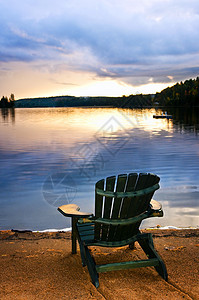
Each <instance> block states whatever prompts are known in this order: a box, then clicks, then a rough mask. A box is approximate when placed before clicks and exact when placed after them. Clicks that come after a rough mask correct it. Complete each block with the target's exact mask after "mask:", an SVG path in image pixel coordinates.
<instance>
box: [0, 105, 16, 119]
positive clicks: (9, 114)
mask: <svg viewBox="0 0 199 300" xmlns="http://www.w3.org/2000/svg"><path fill="white" fill-rule="evenodd" d="M0 111H1V118H2V121H3V122H6V123H9V122H10V120H11V123H14V122H15V108H14V107H10V108H7V107H3V108H0Z"/></svg>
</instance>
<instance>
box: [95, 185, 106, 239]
mask: <svg viewBox="0 0 199 300" xmlns="http://www.w3.org/2000/svg"><path fill="white" fill-rule="evenodd" d="M96 188H98V189H104V179H102V180H99V181H98V182H97V183H96ZM102 209H103V196H101V195H98V194H97V193H96V192H95V216H96V217H97V218H101V217H102ZM100 232H101V224H95V239H97V240H99V239H100Z"/></svg>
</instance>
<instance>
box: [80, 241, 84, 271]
mask: <svg viewBox="0 0 199 300" xmlns="http://www.w3.org/2000/svg"><path fill="white" fill-rule="evenodd" d="M79 249H80V254H81V259H82V266H83V267H85V266H86V253H85V249H84V246H83V245H82V242H81V240H79Z"/></svg>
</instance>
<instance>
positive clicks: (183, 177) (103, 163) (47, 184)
mask: <svg viewBox="0 0 199 300" xmlns="http://www.w3.org/2000/svg"><path fill="white" fill-rule="evenodd" d="M160 112H161V111H158V112H157V113H160ZM155 113H156V111H155V110H154V109H142V110H139V109H137V110H135V109H134V110H130V109H112V108H87V109H86V108H63V109H62V108H49V109H39V108H38V109H16V110H15V115H16V116H15V124H14V126H9V125H10V124H12V118H11V117H10V116H11V112H10V111H9V113H8V114H9V117H8V116H7V117H6V118H4V117H2V118H1V120H0V126H1V131H0V163H1V169H0V182H1V183H0V188H1V191H2V197H1V200H0V203H1V212H0V218H1V223H0V228H1V229H7V228H16V229H28V228H29V229H35V230H37V229H45V228H64V227H68V226H69V225H70V224H69V220H66V219H64V218H63V217H62V216H61V215H59V214H58V213H57V211H56V209H55V206H56V205H58V203H59V205H60V204H64V202H67V201H71V197H73V199H72V201H73V202H75V203H77V204H78V205H79V206H80V207H82V209H83V210H88V211H93V209H94V201H93V199H94V184H95V182H96V181H97V180H99V179H100V178H104V177H107V176H109V175H114V174H118V173H128V172H132V171H133V172H152V173H155V174H158V175H159V176H160V177H161V189H160V190H158V191H157V192H156V194H155V199H157V200H160V201H161V202H162V204H163V207H164V211H165V217H164V218H161V219H158V220H155V219H154V220H149V221H147V222H145V224H144V225H143V226H148V225H154V222H157V223H160V224H161V225H175V226H184V225H185V226H190V225H191V226H197V225H198V216H199V208H198V196H199V195H198V193H199V186H198V180H197V178H198V172H199V152H198V136H197V135H195V131H193V130H192V129H191V128H192V127H193V126H194V127H197V124H195V123H194V122H195V121H196V122H197V121H198V119H197V118H196V119H193V120H192V123H190V125H187V124H185V123H183V122H182V121H180V120H181V119H175V114H173V116H174V119H173V120H166V119H161V120H158V119H153V114H155ZM168 113H170V112H168ZM176 115H177V113H176ZM192 116H193V115H192ZM187 118H188V119H186V120H190V118H191V117H190V116H189V117H187ZM194 118H195V114H194ZM5 120H6V122H7V123H6V124H7V125H8V126H4V125H5ZM180 122H182V123H180ZM185 125H186V126H185ZM180 126H183V128H184V129H183V130H181V129H179V128H181V127H180ZM2 129H3V130H2ZM66 179H67V180H66ZM66 181H67V182H66ZM74 195H75V199H74ZM46 197H47V198H46ZM53 205H55V206H53ZM182 216H183V217H182Z"/></svg>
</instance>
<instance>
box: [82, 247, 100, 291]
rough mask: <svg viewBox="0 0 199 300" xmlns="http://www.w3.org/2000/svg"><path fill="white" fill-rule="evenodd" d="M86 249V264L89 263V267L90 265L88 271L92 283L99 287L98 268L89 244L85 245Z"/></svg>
mask: <svg viewBox="0 0 199 300" xmlns="http://www.w3.org/2000/svg"><path fill="white" fill-rule="evenodd" d="M84 250H85V254H86V264H87V267H88V271H89V274H90V277H91V280H92V283H93V284H94V286H95V287H96V288H98V287H99V279H98V277H99V275H98V273H97V270H96V263H95V260H94V258H93V257H92V256H91V254H90V252H89V249H88V247H87V246H84Z"/></svg>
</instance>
